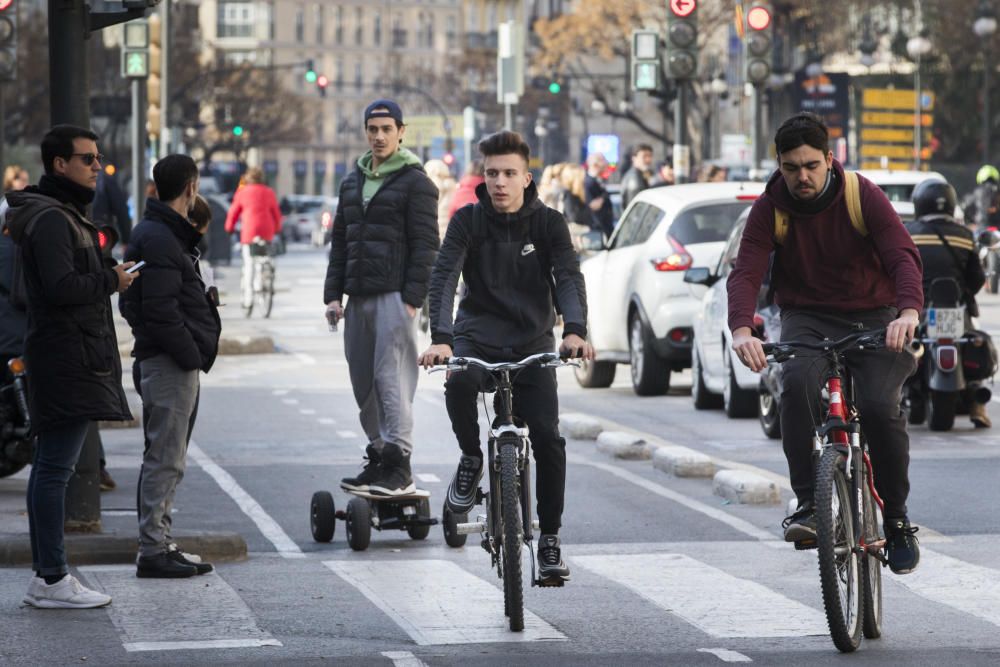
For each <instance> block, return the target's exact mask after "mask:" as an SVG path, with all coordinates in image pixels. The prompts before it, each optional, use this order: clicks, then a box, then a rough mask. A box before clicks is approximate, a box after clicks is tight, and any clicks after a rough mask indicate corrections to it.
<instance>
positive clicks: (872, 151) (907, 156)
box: [861, 144, 931, 160]
mask: <svg viewBox="0 0 1000 667" xmlns="http://www.w3.org/2000/svg"><path fill="white" fill-rule="evenodd" d="M882 156H885V157H888V158H902V159H904V160H912V159H913V146H902V145H899V146H894V145H890V144H864V145H863V146H862V147H861V157H882ZM920 157H921V158H924V159H929V158H930V157H931V149H930V148H927V147H924V148H921V149H920Z"/></svg>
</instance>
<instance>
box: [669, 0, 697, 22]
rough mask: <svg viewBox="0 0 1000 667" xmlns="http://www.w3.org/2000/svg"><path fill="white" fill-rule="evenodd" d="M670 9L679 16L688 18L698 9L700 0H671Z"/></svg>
mask: <svg viewBox="0 0 1000 667" xmlns="http://www.w3.org/2000/svg"><path fill="white" fill-rule="evenodd" d="M669 4H670V11H671V12H673V14H674V16H676V17H678V18H682V19H683V18H687V17H688V16H690V15H691V13H692V12H694V10H696V9H698V0H670V3H669Z"/></svg>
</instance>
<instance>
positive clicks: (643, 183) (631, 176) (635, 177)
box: [622, 167, 649, 211]
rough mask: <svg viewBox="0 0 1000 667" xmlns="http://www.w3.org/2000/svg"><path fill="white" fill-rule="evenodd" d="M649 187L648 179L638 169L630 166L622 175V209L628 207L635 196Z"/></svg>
mask: <svg viewBox="0 0 1000 667" xmlns="http://www.w3.org/2000/svg"><path fill="white" fill-rule="evenodd" d="M648 187H649V179H648V178H647V177H646V174H644V173H643V172H642V170H640V169H636V168H635V167H632V168H631V169H629V170H628V171H627V172H626V173H625V175H624V176H622V210H623V211H624V210H625V209H626V208H628V204H629V202H630V201H632V200H633V199H635V196H636V195H637V194H639V193H640V192H642V191H643V190H645V189H646V188H648Z"/></svg>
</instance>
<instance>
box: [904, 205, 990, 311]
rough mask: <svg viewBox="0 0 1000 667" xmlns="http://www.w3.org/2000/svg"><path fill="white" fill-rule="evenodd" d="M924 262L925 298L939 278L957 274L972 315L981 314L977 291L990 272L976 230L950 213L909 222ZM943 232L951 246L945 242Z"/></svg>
mask: <svg viewBox="0 0 1000 667" xmlns="http://www.w3.org/2000/svg"><path fill="white" fill-rule="evenodd" d="M906 231H908V232H910V236H912V237H913V243H914V244H915V245H916V246H917V250H919V251H920V260H921V261H922V262H923V265H924V302H926V301H927V295H928V293H929V291H930V287H931V282H933V281H934V279H935V278H954V279H955V280H957V281H958V285H959V287H961V288H962V294H963V295H964V297H965V304H966V307H967V308H968V310H969V315H970V316H972V317H979V305H978V304H977V303H976V292H978V291H979V290H980V289H982V287H983V285H985V284H986V272H985V271H983V263H982V262H981V261H979V254H978V253H977V252H976V242H975V239H974V238H973V236H972V232H971V231H970V230H968V229H966V228H965V227H964V226H962V225H960V224H958V223H957V222H955V219H954V218H952V217H951V216H946V215H925V216H923V217H921V218H918V219H916V220H914V221H913V222H910V223H908V224H907V225H906ZM937 232H940V233H941V236H943V237H944V239H945V241H947V242H948V246H949V247H950V248H951V250H949V249H948V248H946V247H945V246H944V244H943V243H942V242H941V237H940V236H938V234H937Z"/></svg>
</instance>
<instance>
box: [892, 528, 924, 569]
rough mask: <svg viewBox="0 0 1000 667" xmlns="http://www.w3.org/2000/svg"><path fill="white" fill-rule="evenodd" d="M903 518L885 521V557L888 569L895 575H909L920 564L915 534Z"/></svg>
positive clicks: (916, 529)
mask: <svg viewBox="0 0 1000 667" xmlns="http://www.w3.org/2000/svg"><path fill="white" fill-rule="evenodd" d="M918 530H920V529H919V528H917V527H916V526H911V525H910V521H909V519H907V518H906V517H905V516H904V517H900V518H896V519H886V520H885V556H886V558H887V559H888V561H889V569H890V570H892V571H893V572H894V573H896V574H909V573H910V572H913V571H914V570H915V569H917V563H919V562H920V543H919V542H918V541H917V536H916V532H917V531H918Z"/></svg>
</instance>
